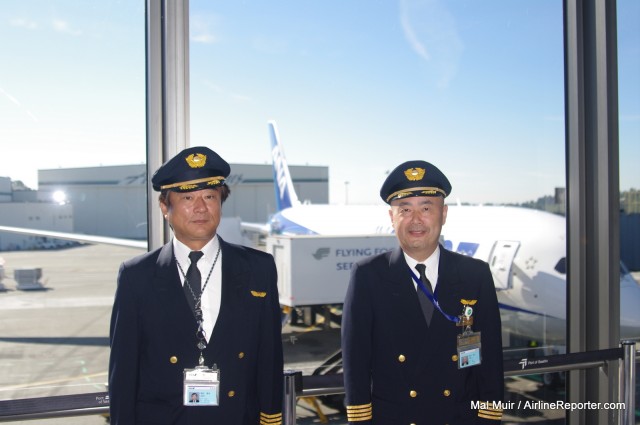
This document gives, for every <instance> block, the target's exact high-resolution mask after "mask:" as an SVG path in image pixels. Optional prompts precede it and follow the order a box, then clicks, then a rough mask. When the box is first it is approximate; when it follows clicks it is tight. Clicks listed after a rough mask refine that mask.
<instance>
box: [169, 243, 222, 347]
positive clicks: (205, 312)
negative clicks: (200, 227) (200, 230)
mask: <svg viewBox="0 0 640 425" xmlns="http://www.w3.org/2000/svg"><path fill="white" fill-rule="evenodd" d="M219 248H220V241H219V240H218V236H217V235H216V236H214V237H213V238H212V239H211V240H210V241H209V242H208V243H207V244H206V245H205V246H204V248H202V249H201V250H200V251H202V253H203V254H204V255H203V256H202V258H200V260H198V270H200V275H201V276H202V282H201V285H202V288H203V291H204V292H203V294H202V303H201V304H202V318H203V319H204V324H203V329H204V331H205V333H206V339H207V342H209V339H210V338H211V334H212V333H213V328H214V327H215V325H216V321H217V320H218V315H219V314H220V298H221V295H222V251H220V254H219V255H218V249H219ZM190 252H191V249H190V248H189V247H187V246H186V245H185V244H183V243H182V242H180V241H179V240H178V239H176V238H175V237H174V238H173V255H175V257H176V260H177V261H178V264H179V266H178V274H179V275H180V281H181V282H182V285H183V286H184V278H185V275H186V273H187V270H188V269H189V266H190V265H191V260H189V253H190ZM216 255H217V256H218V259H217V261H216ZM214 261H215V265H214ZM212 267H213V270H212ZM180 269H182V270H180ZM194 320H195V317H194Z"/></svg>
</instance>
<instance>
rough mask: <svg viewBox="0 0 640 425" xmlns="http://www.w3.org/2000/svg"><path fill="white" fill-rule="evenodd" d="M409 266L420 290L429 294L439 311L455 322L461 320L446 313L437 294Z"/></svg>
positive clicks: (428, 296)
mask: <svg viewBox="0 0 640 425" xmlns="http://www.w3.org/2000/svg"><path fill="white" fill-rule="evenodd" d="M407 268H408V269H409V273H411V278H412V279H413V280H414V282H415V283H416V285H418V288H420V290H421V291H422V292H424V294H425V295H426V296H427V298H429V300H431V302H432V303H433V305H434V307H435V308H437V309H438V311H439V312H440V313H442V315H443V316H444V317H445V318H447V320H449V321H451V322H453V323H458V322H459V321H460V318H459V317H458V316H452V315H450V314H447V313H445V312H444V311H443V310H442V308H440V303H438V299H437V298H436V294H435V293H434V294H433V295H432V294H431V293H430V292H429V291H428V290H427V287H426V286H424V282H423V281H422V280H421V279H420V278H419V277H418V276H416V274H415V273H414V272H413V270H411V267H409V266H407Z"/></svg>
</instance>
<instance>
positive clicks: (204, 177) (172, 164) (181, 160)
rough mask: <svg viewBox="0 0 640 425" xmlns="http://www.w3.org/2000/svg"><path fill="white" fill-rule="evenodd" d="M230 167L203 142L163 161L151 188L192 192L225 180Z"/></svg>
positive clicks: (216, 184)
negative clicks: (204, 145) (202, 144)
mask: <svg viewBox="0 0 640 425" xmlns="http://www.w3.org/2000/svg"><path fill="white" fill-rule="evenodd" d="M230 172H231V168H230V167H229V164H228V163H227V161H225V160H224V159H222V158H221V157H220V155H218V154H217V153H215V152H214V151H212V150H211V149H209V148H207V147H203V146H194V147H191V148H187V149H185V150H183V151H182V152H180V153H179V154H177V155H176V156H174V157H173V158H171V159H170V160H169V161H167V162H165V163H164V164H162V165H161V166H160V168H158V169H157V170H156V172H155V173H154V174H153V177H152V178H151V184H152V185H153V190H155V191H161V190H165V189H171V190H173V191H176V192H191V191H194V190H201V189H207V188H214V187H218V186H222V185H223V184H225V179H226V178H227V177H228V176H229V173H230Z"/></svg>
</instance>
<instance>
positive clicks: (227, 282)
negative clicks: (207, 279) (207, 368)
mask: <svg viewBox="0 0 640 425" xmlns="http://www.w3.org/2000/svg"><path fill="white" fill-rule="evenodd" d="M218 240H219V241H220V248H221V250H222V290H221V300H220V313H219V315H218V320H217V321H216V325H215V327H214V328H213V332H212V334H211V339H210V343H209V345H208V347H207V350H211V355H212V356H213V358H217V357H218V356H219V355H220V350H221V348H222V346H223V345H224V344H219V343H216V341H217V342H219V341H229V340H230V338H233V337H234V335H233V332H234V329H235V325H234V324H235V323H240V322H239V321H240V320H241V317H240V316H241V315H242V314H243V308H244V307H243V303H242V294H243V293H246V291H248V285H249V279H248V278H247V275H248V274H249V270H250V267H251V265H250V264H249V261H248V260H247V258H246V256H245V255H243V252H242V250H240V249H238V248H237V247H235V246H234V245H231V244H229V243H227V242H225V241H223V240H222V238H220V236H218Z"/></svg>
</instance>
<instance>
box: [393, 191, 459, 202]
mask: <svg viewBox="0 0 640 425" xmlns="http://www.w3.org/2000/svg"><path fill="white" fill-rule="evenodd" d="M416 192H421V193H422V194H423V195H424V196H433V195H437V194H438V193H441V194H442V196H444V197H445V198H446V197H447V193H446V192H445V191H444V190H442V189H440V188H439V187H411V188H408V189H402V190H398V191H396V192H393V193H392V194H391V195H389V196H387V203H389V201H390V200H391V199H393V198H395V197H396V196H399V195H402V196H399V197H401V198H406V197H407V196H410V195H415V193H416Z"/></svg>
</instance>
